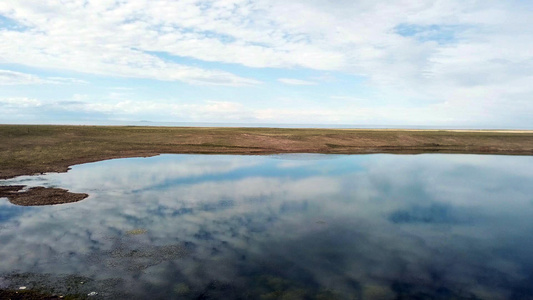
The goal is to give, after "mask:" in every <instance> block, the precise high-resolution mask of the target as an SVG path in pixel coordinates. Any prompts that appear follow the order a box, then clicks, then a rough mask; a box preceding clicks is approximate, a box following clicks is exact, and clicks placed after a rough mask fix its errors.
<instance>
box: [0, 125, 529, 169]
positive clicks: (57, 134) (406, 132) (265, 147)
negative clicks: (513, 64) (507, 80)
mask: <svg viewBox="0 0 533 300" xmlns="http://www.w3.org/2000/svg"><path fill="white" fill-rule="evenodd" d="M0 140H1V141H2V143H0V178H1V179H6V178H12V177H15V176H19V175H31V174H37V173H45V172H65V171H67V170H68V167H69V166H71V165H75V164H81V163H87V162H94V161H100V160H105V159H112V158H121V157H139V156H153V155H158V154H163V153H183V154H186V153H189V154H193V153H194V154H244V155H246V154H255V155H261V154H280V153H324V154H369V153H396V154H420V153H461V154H500V155H533V130H512V129H510V130H487V129H480V130H475V129H385V128H383V129H382V128H377V129H348V128H336V129H324V128H272V127H247V128H244V127H164V126H162V127H157V126H120V125H111V126H102V125H98V126H92V125H0Z"/></svg>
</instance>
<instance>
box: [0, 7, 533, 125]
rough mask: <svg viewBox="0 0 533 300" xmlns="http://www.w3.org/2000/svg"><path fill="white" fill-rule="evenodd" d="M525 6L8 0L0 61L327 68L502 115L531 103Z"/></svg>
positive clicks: (184, 77) (398, 95) (392, 97)
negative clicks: (12, 24) (13, 26)
mask: <svg viewBox="0 0 533 300" xmlns="http://www.w3.org/2000/svg"><path fill="white" fill-rule="evenodd" d="M532 12H533V8H532V5H531V3H527V1H526V2H524V1H505V2H501V1H482V2H480V1H459V0H451V1H449V0H448V1H443V0H432V1H424V2H420V1H415V0H403V1H397V2H379V1H373V0H360V1H346V0H342V1H328V0H294V1H290V2H287V1H282V0H271V1H260V0H253V1H247V0H232V1H213V0H208V1H205V0H188V1H171V0H150V1H148V0H137V1H104V2H102V1H75V0H72V1H67V2H65V1H46V2H44V3H39V4H36V3H35V2H33V1H11V2H4V3H1V4H0V14H1V15H4V16H6V17H8V18H10V19H12V20H14V21H16V22H19V23H20V24H22V25H24V28H25V29H23V30H21V29H17V30H9V29H1V30H0V40H3V41H9V43H0V63H2V62H4V63H15V64H24V65H29V66H35V67H44V68H60V69H68V70H75V71H78V72H88V73H94V74H102V75H112V76H125V77H136V78H151V79H157V80H163V81H183V82H187V83H190V84H214V85H232V86H243V85H255V84H258V83H259V82H258V81H257V80H255V79H251V78H243V77H241V76H238V75H235V74H233V73H231V72H230V71H228V70H224V68H226V65H224V64H220V65H217V66H220V67H217V69H213V68H212V64H209V62H217V63H227V64H240V65H244V66H247V67H253V68H257V69H256V70H257V72H261V69H260V68H291V69H297V68H300V69H314V70H326V71H335V72H343V73H347V74H357V75H360V76H362V78H364V79H365V85H366V86H367V87H369V88H372V89H374V90H375V91H376V92H375V93H374V94H373V96H372V97H373V98H372V99H370V100H369V101H376V100H380V101H381V100H383V101H385V102H387V103H394V104H395V105H394V106H398V107H404V108H406V109H407V108H409V107H412V106H413V105H414V106H417V107H418V110H420V111H424V109H422V108H421V107H427V106H428V105H430V106H431V105H437V104H439V103H440V104H439V105H440V106H450V105H454V107H453V108H452V107H450V110H451V111H454V112H458V113H459V114H464V113H462V111H464V108H465V107H466V110H467V111H468V110H471V111H472V113H473V114H474V115H475V116H476V117H478V118H480V119H479V120H478V121H480V122H482V121H487V122H503V123H505V122H513V120H514V119H516V118H515V117H514V116H515V115H514V113H518V114H519V116H518V118H521V119H524V118H525V115H526V114H527V113H529V114H531V112H532V111H533V104H532V102H531V101H529V100H528V99H531V97H533V86H532V85H531V84H528V83H527V82H530V81H531V79H532V78H533V54H532V53H531V51H528V50H529V49H532V48H533V26H531V25H532V22H531V20H532V19H533V13H532ZM18 28H20V27H18ZM399 28H400V29H401V30H399ZM19 45H24V47H20V46H19ZM172 57H178V58H183V57H186V58H193V59H195V60H197V61H198V63H195V64H194V66H191V65H186V64H184V63H182V61H183V60H173V59H171V58H172ZM185 61H187V60H185ZM178 62H179V63H178ZM206 62H207V63H206ZM27 80H30V81H31V80H33V79H27ZM279 81H280V82H283V83H286V84H293V85H298V84H300V85H302V84H308V83H309V84H310V83H311V82H310V81H307V80H303V79H301V78H280V79H279ZM295 88H297V87H295ZM337 93H338V91H332V94H337ZM387 109H388V110H389V111H392V110H393V109H392V108H387ZM502 112H505V113H503V114H502ZM439 113H440V112H439V111H435V114H436V115H435V117H437V118H438V117H439V116H438V114H439ZM379 114H381V113H379ZM409 115H412V114H411V113H409ZM394 117H395V118H396V119H401V118H402V116H398V115H395V116H394ZM413 117H414V118H415V119H416V121H417V122H423V121H424V120H425V117H426V116H424V115H416V116H413ZM338 118H341V117H338ZM460 118H463V116H461V117H460ZM289 120H290V119H289Z"/></svg>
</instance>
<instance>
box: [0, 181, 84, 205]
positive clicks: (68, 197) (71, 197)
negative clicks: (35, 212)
mask: <svg viewBox="0 0 533 300" xmlns="http://www.w3.org/2000/svg"><path fill="white" fill-rule="evenodd" d="M24 188H25V186H23V185H7V186H0V198H7V199H8V200H9V202H11V203H12V204H15V205H19V206H42V205H56V204H64V203H73V202H78V201H81V200H83V199H85V198H87V197H89V195H88V194H81V193H71V192H69V191H67V190H64V189H59V188H46V187H42V186H38V187H32V188H29V189H28V190H23V189H24Z"/></svg>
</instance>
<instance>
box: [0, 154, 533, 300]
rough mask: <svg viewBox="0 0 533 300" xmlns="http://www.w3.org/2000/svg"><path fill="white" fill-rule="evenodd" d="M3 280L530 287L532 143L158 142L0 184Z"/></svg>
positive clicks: (447, 291) (30, 284)
mask: <svg viewBox="0 0 533 300" xmlns="http://www.w3.org/2000/svg"><path fill="white" fill-rule="evenodd" d="M8 184H24V185H28V186H46V187H60V188H65V189H68V190H70V191H72V192H76V193H87V194H89V197H88V198H87V199H85V200H83V201H80V202H77V203H70V204H61V205H54V206H38V207H22V206H16V205H13V204H11V203H10V202H9V201H8V200H7V199H6V198H0V245H1V246H0V288H3V289H18V288H19V287H20V286H25V287H27V288H28V289H37V290H41V291H47V292H50V293H62V294H66V293H69V294H79V295H84V296H87V295H88V294H89V293H92V292H94V293H93V294H91V295H93V296H91V297H90V298H91V299H104V298H105V299H122V298H129V299H413V298H414V299H450V298H453V299H533V157H530V156H529V157H528V156H494V155H446V154H424V155H388V154H375V155H318V154H316V155H315V154H287V155H273V156H234V155H159V156H155V157H150V158H126V159H115V160H108V161H101V162H96V163H89V164H83V165H77V166H73V167H72V169H71V170H70V171H69V172H67V173H58V174H56V173H50V174H44V175H36V176H21V177H17V178H14V179H9V180H4V181H0V185H8Z"/></svg>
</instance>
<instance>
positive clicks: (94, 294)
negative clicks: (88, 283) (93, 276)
mask: <svg viewBox="0 0 533 300" xmlns="http://www.w3.org/2000/svg"><path fill="white" fill-rule="evenodd" d="M96 295H98V293H97V292H90V293H89V294H87V296H89V297H91V296H96Z"/></svg>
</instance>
